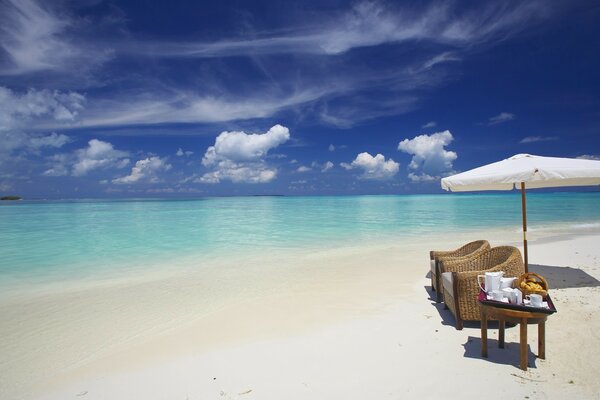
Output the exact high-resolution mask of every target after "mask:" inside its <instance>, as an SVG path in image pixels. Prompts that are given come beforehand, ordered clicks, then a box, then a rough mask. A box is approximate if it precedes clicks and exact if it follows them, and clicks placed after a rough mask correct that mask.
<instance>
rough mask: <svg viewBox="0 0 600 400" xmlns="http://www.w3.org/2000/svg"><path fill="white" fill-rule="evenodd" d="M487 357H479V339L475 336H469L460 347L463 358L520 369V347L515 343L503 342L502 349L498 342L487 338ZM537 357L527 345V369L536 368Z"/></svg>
mask: <svg viewBox="0 0 600 400" xmlns="http://www.w3.org/2000/svg"><path fill="white" fill-rule="evenodd" d="M487 344H488V356H487V357H482V356H481V338H480V337H475V336H469V337H468V338H467V341H466V342H465V343H464V344H463V345H462V346H463V348H464V350H465V353H464V355H463V357H465V358H475V359H478V360H485V361H488V362H491V363H494V364H503V365H512V366H514V367H516V368H519V369H520V362H521V360H520V358H519V356H520V353H519V351H520V345H519V343H516V342H506V341H505V342H504V348H503V349H501V348H499V347H498V340H496V339H490V338H489V337H488V340H487ZM536 359H537V357H536V356H535V354H533V352H532V351H531V348H530V346H529V345H527V365H528V368H536V365H535V360H536Z"/></svg>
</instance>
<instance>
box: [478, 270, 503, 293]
mask: <svg viewBox="0 0 600 400" xmlns="http://www.w3.org/2000/svg"><path fill="white" fill-rule="evenodd" d="M503 275H504V271H497V272H486V273H485V275H477V284H478V285H479V288H480V289H481V290H483V291H484V292H486V293H490V292H491V291H493V290H500V285H501V282H502V276H503ZM480 278H484V283H485V289H484V288H483V287H482V286H481V280H480Z"/></svg>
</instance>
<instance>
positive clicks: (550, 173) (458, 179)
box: [442, 154, 600, 192]
mask: <svg viewBox="0 0 600 400" xmlns="http://www.w3.org/2000/svg"><path fill="white" fill-rule="evenodd" d="M521 182H524V183H525V184H526V186H527V188H530V189H533V188H544V187H560V186H590V185H600V161H595V160H581V159H577V158H558V157H541V156H533V155H530V154H517V155H516V156H512V157H511V158H507V159H506V160H502V161H498V162H495V163H492V164H488V165H484V166H483V167H479V168H475V169H472V170H470V171H466V172H462V173H460V174H456V175H452V176H449V177H446V178H443V179H442V188H443V189H445V190H450V191H452V192H465V191H474V190H511V189H513V188H515V185H520V184H521Z"/></svg>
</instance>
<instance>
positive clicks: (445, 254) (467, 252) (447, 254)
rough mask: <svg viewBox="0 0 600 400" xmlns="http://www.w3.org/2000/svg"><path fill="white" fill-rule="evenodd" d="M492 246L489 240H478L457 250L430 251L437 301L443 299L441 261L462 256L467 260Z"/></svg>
mask: <svg viewBox="0 0 600 400" xmlns="http://www.w3.org/2000/svg"><path fill="white" fill-rule="evenodd" d="M489 248H490V244H489V242H488V241H487V240H476V241H474V242H470V243H467V244H465V245H464V246H462V247H459V248H458V249H456V250H450V251H435V250H432V251H430V252H429V259H430V264H431V289H432V290H433V291H434V292H435V293H436V296H435V302H436V303H439V302H441V301H442V293H443V291H442V286H441V284H440V283H441V282H440V277H441V276H442V272H444V270H443V269H440V261H441V260H446V259H451V258H460V260H466V259H468V258H472V257H474V256H476V255H478V254H480V253H482V252H483V251H485V250H488V249H489Z"/></svg>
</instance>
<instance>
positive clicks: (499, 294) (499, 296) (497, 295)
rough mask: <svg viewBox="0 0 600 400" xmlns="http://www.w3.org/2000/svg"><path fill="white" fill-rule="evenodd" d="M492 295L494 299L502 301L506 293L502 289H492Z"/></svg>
mask: <svg viewBox="0 0 600 400" xmlns="http://www.w3.org/2000/svg"><path fill="white" fill-rule="evenodd" d="M490 295H491V296H492V300H495V301H502V299H503V298H504V295H503V293H502V291H501V290H492V291H491V292H490Z"/></svg>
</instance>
